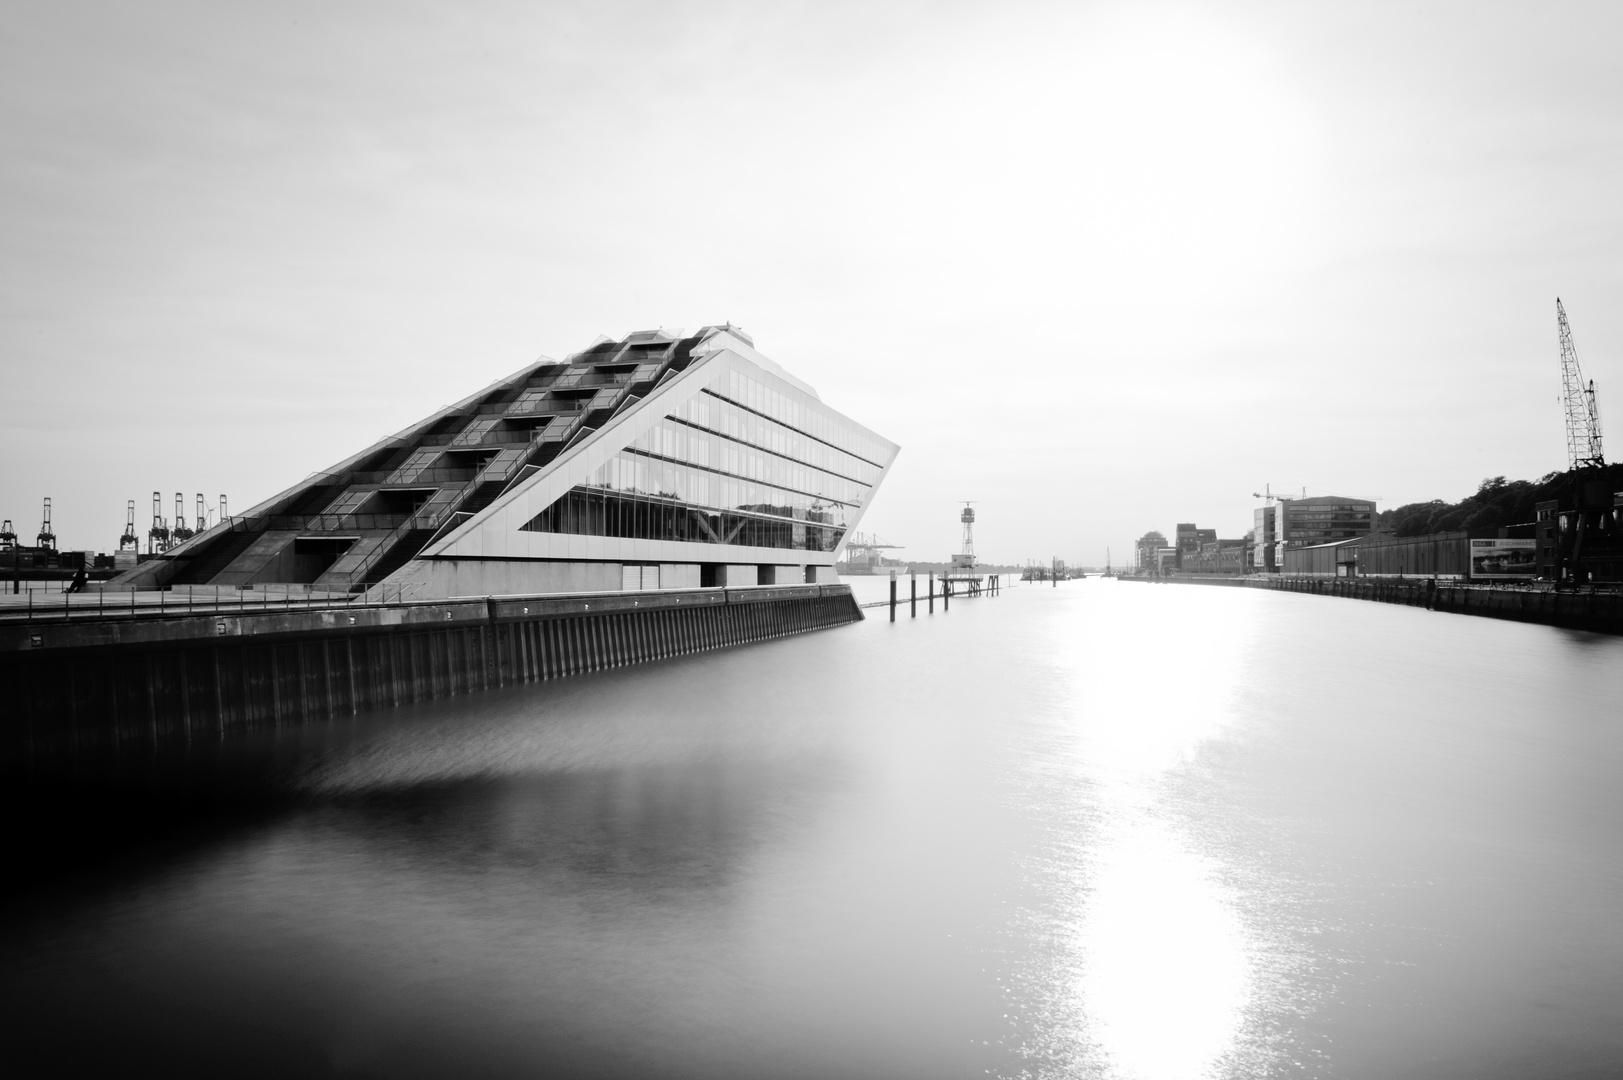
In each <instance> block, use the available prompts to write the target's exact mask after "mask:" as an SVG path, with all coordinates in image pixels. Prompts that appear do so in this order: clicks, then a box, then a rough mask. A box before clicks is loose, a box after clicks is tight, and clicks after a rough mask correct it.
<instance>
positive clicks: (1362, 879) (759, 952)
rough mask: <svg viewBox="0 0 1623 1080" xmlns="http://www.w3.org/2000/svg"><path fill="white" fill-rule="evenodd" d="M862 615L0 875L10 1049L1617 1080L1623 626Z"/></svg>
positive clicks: (1306, 605)
mask: <svg viewBox="0 0 1623 1080" xmlns="http://www.w3.org/2000/svg"><path fill="white" fill-rule="evenodd" d="M884 587H885V585H884V583H882V582H860V583H859V584H858V588H859V591H873V592H874V593H875V596H876V597H877V595H879V594H880V593H881V592H882V590H883V589H884ZM904 591H905V583H904ZM868 614H869V620H868V621H867V622H865V623H863V624H861V625H858V626H853V627H847V628H843V629H838V630H832V631H826V632H821V633H816V634H811V635H806V636H803V637H799V638H793V639H787V640H782V641H776V642H770V643H766V644H762V645H757V646H751V647H746V648H740V649H734V650H731V651H727V652H722V653H717V654H712V655H708V656H703V657H697V658H689V659H686V660H680V661H674V662H668V663H662V664H655V665H648V666H645V667H641V668H633V669H625V670H621V671H617V672H609V673H604V674H600V675H596V676H590V677H585V678H579V679H573V680H564V681H561V682H557V683H550V684H544V685H542V686H539V687H522V688H514V689H510V690H504V691H499V692H493V693H489V694H484V695H478V696H474V697H467V698H460V699H454V700H451V701H445V702H436V703H433V704H432V705H431V706H425V707H421V708H416V709H410V710H401V711H400V712H397V713H393V714H388V715H386V716H383V717H379V718H372V719H365V720H363V721H361V722H358V723H356V724H353V725H342V726H341V727H339V728H335V729H313V730H309V731H305V732H294V733H283V734H281V735H279V736H277V737H276V738H275V739H274V740H273V742H272V744H270V745H268V746H264V747H257V748H250V750H249V751H246V752H245V753H244V755H242V756H241V757H240V758H239V759H234V760H235V764H234V765H233V767H232V771H226V772H222V773H221V778H220V780H219V781H218V787H217V789H216V794H217V795H218V794H221V793H222V792H223V793H225V794H231V793H236V794H238V795H239V796H240V797H238V798H235V799H226V800H225V801H224V803H221V804H220V805H222V806H224V807H225V808H224V809H221V810H219V811H218V812H216V813H214V814H212V816H211V817H210V819H209V820H208V821H207V822H205V823H202V824H198V823H195V822H193V823H185V824H181V823H176V822H174V821H173V820H172V819H163V822H162V823H160V824H154V825H152V826H150V828H148V827H147V826H142V827H141V829H139V830H137V831H145V832H147V833H148V835H144V836H143V837H142V838H141V839H139V840H138V841H134V842H132V841H129V840H128V839H127V838H126V839H124V840H121V841H119V842H117V843H110V844H102V845H100V846H94V845H92V846H88V847H87V848H86V852H87V853H86V854H85V855H84V857H83V858H82V859H72V860H69V861H70V862H71V863H72V865H73V869H72V871H71V872H68V871H64V870H63V869H62V867H61V865H60V863H58V864H53V865H52V866H51V867H50V868H48V869H46V868H38V867H33V866H31V865H24V866H23V867H22V869H23V870H24V871H25V873H24V874H23V875H22V879H21V880H18V881H17V882H16V884H15V886H14V888H13V889H12V890H11V891H10V893H9V897H10V899H9V901H8V903H7V905H6V921H5V924H4V925H5V930H4V931H3V936H0V1010H3V1012H0V1015H4V1016H5V1017H6V1018H7V1025H6V1026H7V1028H8V1034H7V1041H8V1051H7V1052H8V1060H12V1061H16V1060H24V1059H28V1058H33V1059H35V1060H45V1061H50V1062H54V1063H56V1064H58V1065H60V1066H62V1067H63V1068H64V1069H67V1070H72V1069H78V1070H81V1071H86V1072H90V1071H96V1072H104V1071H107V1070H109V1069H111V1068H114V1067H118V1068H120V1069H121V1071H122V1070H127V1068H128V1067H129V1065H130V1063H131V1062H133V1061H140V1060H145V1061H163V1062H165V1063H166V1064H169V1065H170V1067H171V1069H172V1070H173V1071H179V1072H185V1071H187V1070H188V1069H190V1070H192V1071H196V1072H215V1073H220V1074H226V1073H231V1074H238V1075H251V1074H256V1073H258V1074H265V1075H287V1074H298V1073H302V1074H335V1075H355V1076H441V1075H451V1074H455V1075H478V1076H588V1077H589V1076H601V1077H620V1076H648V1077H707V1078H708V1077H761V1076H773V1077H808V1078H810V1077H841V1076H849V1077H921V1078H922V1077H953V1076H966V1077H968V1076H996V1077H1022V1076H1032V1077H1101V1078H1105V1077H1109V1078H1162V1077H1165V1078H1187V1077H1202V1076H1210V1077H1263V1076H1268V1077H1349V1078H1351V1077H1357V1078H1367V1077H1404V1078H1433V1077H1435V1078H1443V1077H1460V1078H1465V1077H1471V1078H1484V1077H1488V1078H1492V1077H1507V1078H1508V1077H1528V1078H1533V1077H1537V1078H1551V1077H1592V1076H1613V1075H1620V1074H1623V1023H1619V1020H1620V1019H1623V844H1620V842H1619V841H1620V840H1623V787H1620V785H1619V783H1618V776H1619V773H1620V769H1623V724H1620V720H1623V716H1620V712H1623V710H1620V708H1619V702H1620V701H1623V639H1613V638H1601V637H1597V636H1593V635H1585V634H1578V633H1571V632H1566V631H1560V630H1553V629H1549V628H1545V627H1536V626H1522V625H1518V624H1513V623H1502V622H1496V621H1491V620H1486V619H1473V618H1467V617H1462V616H1449V615H1440V614H1434V613H1430V612H1426V611H1423V610H1415V609H1409V608H1401V607H1392V606H1387V605H1381V604H1371V603H1360V602H1355V601H1348V600H1338V599H1331V598H1321V597H1311V596H1294V595H1279V594H1271V593H1264V592H1260V591H1253V590H1240V589H1217V588H1193V587H1176V586H1149V585H1137V584H1118V583H1114V582H1108V581H1097V580H1091V581H1085V582H1073V583H1066V584H1064V585H1062V586H1061V587H1059V588H1057V589H1054V588H1050V587H1047V586H1040V585H1039V586H1025V587H1021V588H1014V589H1010V590H1008V591H1007V592H1005V593H1004V594H1003V595H1002V596H1000V597H997V598H986V599H979V600H973V601H971V600H964V601H961V602H959V603H955V604H954V605H953V607H952V609H951V611H950V613H943V612H942V611H941V610H940V609H939V607H938V609H937V611H936V614H935V615H934V616H933V617H926V616H924V615H922V614H921V615H920V616H919V618H918V619H917V620H911V621H910V620H908V619H907V618H906V614H905V608H904V610H903V613H902V617H901V619H900V621H898V622H897V623H896V624H895V625H891V624H890V623H888V622H887V621H886V615H885V612H884V611H883V610H882V609H874V610H870V611H869V612H868ZM202 767H205V766H199V768H202ZM206 767H208V768H221V769H223V768H224V767H223V766H222V765H220V763H219V762H218V761H215V762H211V763H208V764H207V766H206ZM245 777H246V780H245ZM249 781H251V783H249ZM125 809H126V810H127V811H128V813H129V814H131V815H134V816H133V818H132V820H135V821H138V822H139V821H143V820H144V819H142V818H141V817H140V813H139V811H140V808H139V806H136V805H134V804H132V805H130V806H128V807H126V808H125ZM48 816H50V814H49V813H48V812H42V814H41V818H42V819H43V818H44V817H48ZM114 816H117V817H120V818H122V816H123V815H122V814H118V815H114ZM99 824H104V825H107V826H108V827H111V824H112V823H110V822H101V823H98V822H84V821H80V822H78V823H77V824H76V825H75V826H74V828H75V829H76V830H79V831H78V832H76V833H75V834H74V835H75V836H79V837H81V839H80V840H75V841H73V842H74V843H79V842H82V841H83V838H84V836H85V834H86V833H94V832H97V831H99ZM24 827H25V828H32V827H33V826H32V825H31V824H30V823H27V822H25V823H24ZM127 831H128V830H126V833H127Z"/></svg>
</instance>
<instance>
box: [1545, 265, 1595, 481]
mask: <svg viewBox="0 0 1623 1080" xmlns="http://www.w3.org/2000/svg"><path fill="white" fill-rule="evenodd" d="M1555 323H1556V331H1557V334H1558V335H1559V337H1560V339H1561V398H1562V402H1563V403H1564V404H1565V406H1566V410H1567V468H1569V469H1598V468H1600V467H1602V466H1604V465H1605V464H1606V459H1605V457H1603V456H1602V454H1601V450H1600V406H1598V405H1597V404H1596V403H1595V383H1594V380H1590V381H1588V382H1585V381H1584V370H1583V367H1582V366H1581V365H1580V364H1579V363H1578V347H1577V346H1576V345H1574V344H1573V343H1572V327H1570V326H1568V325H1567V309H1566V308H1564V307H1562V306H1561V298H1560V297H1559V296H1558V297H1556V298H1555Z"/></svg>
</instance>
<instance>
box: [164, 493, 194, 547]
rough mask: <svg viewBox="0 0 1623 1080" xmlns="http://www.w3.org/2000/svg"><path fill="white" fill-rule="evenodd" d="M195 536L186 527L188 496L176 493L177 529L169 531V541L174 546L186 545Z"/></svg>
mask: <svg viewBox="0 0 1623 1080" xmlns="http://www.w3.org/2000/svg"><path fill="white" fill-rule="evenodd" d="M193 535H194V534H193V533H192V530H191V529H190V528H188V527H187V525H186V496H185V495H182V494H181V493H180V492H178V491H177V492H175V527H174V528H173V529H171V530H170V531H169V539H170V540H171V541H172V543H173V544H174V545H179V544H184V543H185V542H186V541H188V540H190V539H191V538H192V536H193Z"/></svg>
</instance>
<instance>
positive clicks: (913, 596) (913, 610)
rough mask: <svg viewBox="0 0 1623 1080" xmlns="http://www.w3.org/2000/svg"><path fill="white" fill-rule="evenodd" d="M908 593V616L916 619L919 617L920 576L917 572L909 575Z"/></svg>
mask: <svg viewBox="0 0 1623 1080" xmlns="http://www.w3.org/2000/svg"><path fill="white" fill-rule="evenodd" d="M907 593H908V596H907V617H908V618H909V619H916V618H918V617H919V576H918V575H917V574H909V575H907Z"/></svg>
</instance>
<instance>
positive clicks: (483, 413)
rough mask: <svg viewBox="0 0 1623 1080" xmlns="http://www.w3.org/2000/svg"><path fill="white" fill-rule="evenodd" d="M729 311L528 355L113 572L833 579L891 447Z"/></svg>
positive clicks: (575, 586)
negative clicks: (694, 325)
mask: <svg viewBox="0 0 1623 1080" xmlns="http://www.w3.org/2000/svg"><path fill="white" fill-rule="evenodd" d="M896 450H897V448H896V446H895V444H893V443H891V442H889V441H888V440H886V439H883V438H881V437H880V436H878V435H876V434H874V433H873V432H872V431H869V430H868V429H867V428H865V427H863V426H862V425H861V424H858V423H856V422H855V421H853V420H850V419H848V418H846V417H845V416H842V415H841V414H840V413H838V412H836V411H835V410H833V409H831V408H829V407H828V406H827V405H825V404H823V402H822V400H821V399H820V398H819V397H818V395H817V392H816V391H815V390H813V389H812V388H811V387H810V386H807V385H806V384H805V383H803V382H801V381H800V380H799V379H797V378H795V377H794V376H793V375H791V374H789V373H788V372H787V371H785V370H784V369H783V368H781V367H779V366H778V365H777V364H776V363H774V362H773V361H772V360H770V359H768V358H767V357H765V356H763V355H762V354H761V353H759V352H757V351H756V350H755V347H754V343H753V342H752V341H751V339H750V338H749V336H748V335H746V334H745V333H744V332H743V331H741V330H739V329H737V328H736V327H732V326H709V327H705V328H704V329H702V330H700V331H699V332H698V333H696V334H692V335H684V334H683V333H682V332H681V331H679V330H670V331H666V330H659V331H643V332H640V333H635V334H631V335H630V336H628V337H626V338H625V339H623V340H621V341H610V340H607V339H602V340H600V341H599V342H598V343H596V344H594V345H592V346H591V347H590V348H588V349H586V350H585V351H584V352H581V353H577V354H575V355H574V356H572V357H570V358H569V359H568V360H567V361H566V362H564V363H557V362H555V361H551V360H543V361H541V362H538V363H535V364H532V365H530V366H528V367H526V368H524V369H523V370H521V371H519V372H518V373H517V374H515V375H512V376H510V377H508V378H506V379H503V380H501V381H500V382H497V383H493V384H492V385H490V386H487V387H486V388H485V389H483V390H481V391H479V392H478V393H477V394H474V395H473V396H471V397H469V398H466V399H464V400H463V401H460V402H458V403H457V404H455V405H452V406H449V407H448V408H445V409H442V410H440V411H439V412H437V413H435V414H434V415H432V416H430V417H427V418H426V419H424V420H422V421H419V422H418V423H416V424H414V425H412V426H411V427H409V428H407V429H406V430H404V431H402V432H400V433H399V434H398V435H395V436H393V437H391V438H388V439H384V440H383V441H382V442H379V443H377V444H375V445H373V446H371V447H369V448H367V449H366V450H364V451H362V452H361V453H359V454H357V455H355V456H354V457H352V458H350V459H348V460H347V461H344V462H341V463H339V464H338V465H335V466H333V467H332V468H331V469H328V470H326V471H325V472H322V473H320V474H317V475H315V476H312V477H310V478H309V479H307V480H305V481H303V482H301V483H300V484H297V485H295V486H294V487H292V488H289V489H288V490H287V491H284V492H283V493H282V494H280V495H278V496H276V497H275V498H273V499H270V500H268V501H267V502H265V503H262V504H260V505H259V506H257V507H255V508H254V509H252V510H250V511H248V513H246V514H244V515H242V516H241V517H238V518H234V519H231V520H229V521H227V522H224V523H222V524H221V525H217V526H215V527H214V528H212V529H208V530H206V531H205V532H203V533H201V534H200V535H198V536H196V537H194V538H192V539H191V540H189V541H187V542H186V543H183V544H180V545H178V546H176V547H174V548H172V549H170V550H169V551H167V552H165V553H164V555H163V557H162V558H160V559H156V560H153V561H152V562H150V563H146V564H143V565H142V566H141V567H139V568H138V569H136V570H133V571H131V572H130V573H129V574H127V575H124V577H123V579H122V580H125V581H129V582H132V583H140V584H149V585H163V584H198V585H226V586H231V585H255V584H261V583H268V582H277V583H302V584H308V585H311V586H315V587H320V588H330V589H338V590H350V589H359V588H362V587H365V586H368V585H373V584H378V583H386V584H391V585H404V586H410V588H409V589H408V595H409V596H415V597H436V596H483V595H493V594H502V593H544V592H579V591H610V590H619V589H657V588H683V587H698V586H706V585H754V584H779V585H781V584H789V583H805V582H818V581H832V580H833V574H834V559H835V553H836V552H837V551H839V549H840V546H841V543H842V541H843V540H844V539H845V536H846V533H847V531H848V530H850V529H852V528H854V527H855V525H856V523H857V522H858V520H859V519H860V518H861V517H862V514H863V511H864V510H866V508H867V506H868V504H869V502H870V501H871V500H872V498H873V495H874V492H875V490H877V488H878V486H879V484H880V482H881V481H882V480H883V479H884V476H885V473H886V470H887V469H888V468H889V467H890V464H891V461H892V459H894V457H895V456H896Z"/></svg>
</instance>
